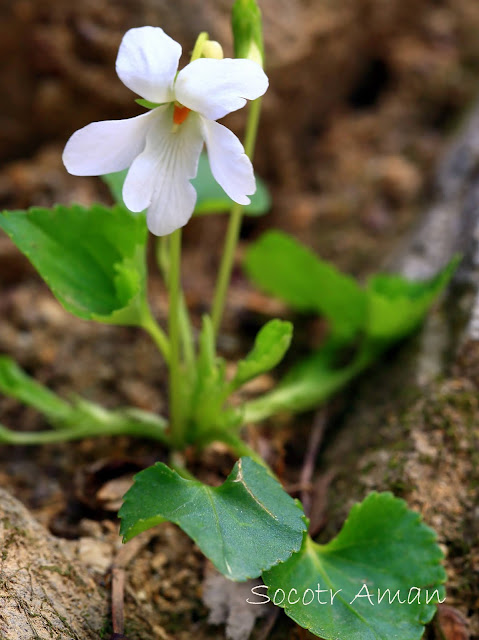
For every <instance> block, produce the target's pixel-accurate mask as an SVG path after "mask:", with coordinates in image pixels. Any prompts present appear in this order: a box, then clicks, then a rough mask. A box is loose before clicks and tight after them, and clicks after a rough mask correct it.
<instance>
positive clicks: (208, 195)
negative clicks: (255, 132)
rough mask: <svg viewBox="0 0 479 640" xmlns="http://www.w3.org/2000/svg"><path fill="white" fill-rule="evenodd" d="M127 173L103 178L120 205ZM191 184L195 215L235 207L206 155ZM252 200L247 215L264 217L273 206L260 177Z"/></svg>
mask: <svg viewBox="0 0 479 640" xmlns="http://www.w3.org/2000/svg"><path fill="white" fill-rule="evenodd" d="M127 173H128V169H126V170H125V171H119V172H118V173H110V174H108V175H105V176H102V179H103V181H104V182H105V183H106V184H107V185H108V187H109V189H110V191H111V194H112V196H113V198H114V200H115V201H116V202H117V203H119V204H123V197H122V190H123V183H124V182H125V178H126V174H127ZM191 184H192V185H193V186H194V187H195V189H196V193H197V199H196V205H195V211H194V215H198V216H199V215H207V214H210V213H227V212H228V211H229V210H230V209H231V207H232V206H233V201H232V200H231V199H230V198H229V197H228V196H227V195H226V193H225V192H224V191H223V189H222V187H220V185H219V184H218V183H217V182H216V180H215V179H214V178H213V174H212V173H211V169H210V164H209V162H208V157H207V155H206V153H202V154H201V155H200V160H199V163H198V173H197V176H196V178H195V179H194V180H192V181H191ZM250 199H251V204H249V205H247V206H246V207H245V208H244V212H245V214H246V215H250V216H260V215H263V214H265V213H267V211H268V210H269V208H270V206H271V198H270V196H269V193H268V190H267V188H266V186H265V184H264V182H263V181H262V180H261V179H260V178H258V177H256V193H255V194H253V195H252V196H251V198H250ZM137 215H138V214H137Z"/></svg>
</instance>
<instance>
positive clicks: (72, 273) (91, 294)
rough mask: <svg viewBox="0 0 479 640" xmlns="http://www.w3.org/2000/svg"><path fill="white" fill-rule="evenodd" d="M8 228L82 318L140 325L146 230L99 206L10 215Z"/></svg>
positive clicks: (139, 221)
mask: <svg viewBox="0 0 479 640" xmlns="http://www.w3.org/2000/svg"><path fill="white" fill-rule="evenodd" d="M0 228H2V229H3V230H4V231H5V232H6V233H7V234H8V235H9V236H10V238H11V239H12V240H13V242H14V243H15V244H16V245H17V247H18V248H19V249H20V250H21V251H22V252H23V253H24V254H25V255H26V256H27V258H28V259H29V260H30V261H31V262H32V263H33V265H34V266H35V267H36V268H37V270H38V271H39V273H40V275H41V276H42V277H43V279H44V280H45V282H46V283H47V284H48V286H49V287H50V288H51V290H52V291H53V293H54V294H55V296H56V297H57V298H58V300H59V301H60V302H61V304H62V305H63V306H64V307H65V309H67V310H68V311H70V312H71V313H73V314H75V315H76V316H78V317H79V318H84V319H89V320H97V321H99V322H107V323H110V324H122V325H136V324H140V319H141V317H142V314H143V312H144V308H145V305H146V284H145V281H146V267H145V244H146V225H145V221H144V219H143V218H141V217H138V216H134V215H132V214H131V213H129V212H128V211H126V210H125V208H124V207H121V206H117V207H114V208H113V209H109V208H107V207H104V206H101V205H98V204H95V205H93V206H91V207H89V208H86V207H82V206H80V205H71V206H68V207H67V206H63V205H58V206H56V207H55V208H54V209H43V208H39V207H34V208H32V209H29V210H28V211H5V212H3V213H2V214H1V215H0Z"/></svg>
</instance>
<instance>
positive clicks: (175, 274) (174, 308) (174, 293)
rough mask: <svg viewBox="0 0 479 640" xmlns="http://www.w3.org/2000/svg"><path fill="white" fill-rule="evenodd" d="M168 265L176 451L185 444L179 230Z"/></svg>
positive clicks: (172, 240) (172, 422)
mask: <svg viewBox="0 0 479 640" xmlns="http://www.w3.org/2000/svg"><path fill="white" fill-rule="evenodd" d="M169 244H170V264H169V274H168V284H169V290H170V308H169V315H168V331H169V337H170V428H171V440H172V442H173V445H174V447H175V448H176V449H182V448H183V446H184V444H185V433H184V425H183V420H182V410H181V409H182V408H181V370H180V367H181V363H180V308H181V304H180V302H181V292H180V259H181V229H178V230H177V231H175V232H174V233H172V234H171V236H170V240H169Z"/></svg>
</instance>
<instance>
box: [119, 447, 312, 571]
mask: <svg viewBox="0 0 479 640" xmlns="http://www.w3.org/2000/svg"><path fill="white" fill-rule="evenodd" d="M119 516H120V518H121V519H122V522H121V530H120V533H121V534H122V535H123V541H124V542H127V541H128V540H130V539H131V538H133V537H134V536H136V535H138V534H139V533H141V532H142V531H145V530H146V529H150V528H151V527H153V526H155V525H157V524H159V523H160V522H163V521H164V520H169V521H171V522H175V523H176V524H177V525H178V526H180V527H181V528H182V529H183V531H185V533H187V534H188V535H189V536H190V537H191V538H192V539H193V540H194V541H195V542H196V544H197V545H198V546H199V547H200V549H201V550H202V552H203V553H204V554H205V555H206V556H207V557H208V558H209V559H210V560H211V562H213V564H214V565H215V566H216V568H217V569H218V570H219V571H221V573H223V574H224V575H225V576H227V577H228V578H231V579H232V580H247V579H248V578H254V577H257V576H259V575H260V573H261V571H264V570H265V569H267V568H269V567H271V566H273V565H275V564H277V563H278V562H284V561H285V560H286V559H287V558H289V557H290V556H291V554H292V553H294V552H296V551H298V550H299V549H300V547H301V542H302V539H303V533H304V531H305V528H306V525H305V522H304V519H303V518H304V514H303V512H302V509H301V508H300V507H299V506H298V505H297V503H296V502H295V501H294V500H293V499H292V498H291V497H290V496H289V495H288V494H287V493H286V492H285V491H284V490H283V489H282V487H281V485H280V484H279V483H278V481H277V480H275V478H273V477H272V476H271V475H270V474H269V472H268V471H267V470H266V469H265V467H262V466H261V465H259V464H257V463H256V462H253V460H251V459H250V458H241V459H240V460H239V461H238V462H237V463H236V464H235V466H234V468H233V470H232V472H231V473H230V475H229V476H228V478H227V479H226V480H225V482H224V483H223V484H222V485H221V486H220V487H210V486H208V485H205V484H203V483H202V482H199V481H196V480H185V479H184V478H181V477H180V476H179V475H178V474H177V473H176V472H175V471H172V470H171V469H169V468H168V467H167V466H166V465H164V464H162V463H161V462H158V463H156V464H155V465H154V466H153V467H149V468H148V469H145V471H141V472H140V473H139V474H137V475H136V476H135V483H134V485H133V486H132V488H131V489H130V490H129V491H128V492H127V493H126V495H125V502H124V504H123V506H122V508H121V509H120V512H119Z"/></svg>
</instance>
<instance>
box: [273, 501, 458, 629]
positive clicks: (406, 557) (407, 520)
mask: <svg viewBox="0 0 479 640" xmlns="http://www.w3.org/2000/svg"><path fill="white" fill-rule="evenodd" d="M442 557H443V554H442V552H441V550H440V548H439V547H438V545H437V543H436V535H435V533H434V531H433V530H432V529H430V528H429V527H427V526H426V525H425V524H424V523H423V522H421V518H420V516H419V514H417V513H415V512H413V511H410V510H408V509H407V505H406V503H405V502H404V501H403V500H399V499H397V498H394V497H393V496H392V494H390V493H380V494H378V493H372V494H370V495H369V496H368V497H367V498H366V499H365V500H364V501H363V502H362V503H361V504H357V505H355V506H354V507H353V508H352V510H351V512H350V514H349V517H348V519H347V521H346V523H345V524H344V526H343V528H342V530H341V531H340V533H339V534H338V536H336V538H334V539H333V540H332V541H331V542H329V543H328V544H326V545H318V544H315V543H314V542H313V541H312V540H311V539H310V538H309V537H307V536H306V537H305V540H304V543H303V546H302V548H301V551H300V552H299V553H297V554H295V555H293V556H292V557H291V558H290V559H289V560H287V561H286V562H284V563H283V564H280V565H278V566H276V567H273V568H272V569H271V570H270V571H268V572H265V573H263V580H264V582H265V584H266V585H268V587H269V590H268V594H269V597H270V598H271V599H273V598H275V600H274V601H275V602H276V603H277V604H280V599H281V598H282V593H281V591H278V592H277V590H279V589H282V590H283V593H285V594H286V597H285V598H284V601H283V603H282V604H280V606H282V607H284V609H285V611H286V613H287V614H288V616H290V617H291V618H293V620H295V621H296V622H297V623H298V624H300V625H301V626H302V627H304V628H306V629H308V630H310V631H311V632H312V633H314V634H315V635H317V636H319V637H321V638H324V639H325V640H391V639H392V638H398V640H399V639H400V640H419V639H420V638H421V637H422V635H423V632H424V626H423V625H424V624H425V623H426V622H429V620H431V618H432V617H433V615H434V612H435V609H436V606H435V603H436V602H437V601H438V598H440V599H441V600H442V599H443V598H444V588H443V587H442V586H441V584H442V583H443V582H444V581H445V579H446V574H445V571H444V569H443V567H442V566H441V564H440V563H441V559H442ZM318 585H320V586H319V587H318ZM291 589H296V592H292V595H291V597H290V598H289V599H290V600H291V602H293V604H290V603H288V595H289V593H290V590H291ZM308 589H309V590H310V591H307V590H308ZM318 589H324V590H325V591H324V592H322V593H318V592H317V590H318ZM386 589H389V590H390V594H391V596H389V593H388V592H387V591H386ZM435 589H437V590H438V591H437V593H436V594H434V591H435ZM329 590H332V594H334V593H335V592H337V595H336V596H335V597H334V598H331V595H332V594H331V591H329ZM378 590H379V592H378ZM398 590H399V598H400V600H401V601H404V602H403V603H402V604H401V602H399V601H398V598H397V597H396V599H395V600H394V601H393V602H391V603H390V599H391V600H393V598H394V595H395V594H396V592H397V591H398ZM426 590H428V594H426ZM378 593H379V598H378ZM275 594H276V597H275ZM303 594H305V603H307V602H309V601H310V600H312V601H311V603H310V604H303V602H302V598H303ZM418 594H419V595H418ZM381 595H384V597H383V599H382V601H381V602H380V597H381ZM427 595H429V597H430V598H431V600H430V602H429V604H428V603H427V601H426V597H427ZM298 596H299V602H297V603H294V602H295V601H296V600H297V599H298ZM318 598H320V599H321V601H322V602H325V603H326V604H320V603H319V601H318ZM408 598H409V600H408ZM331 599H332V603H331Z"/></svg>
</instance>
